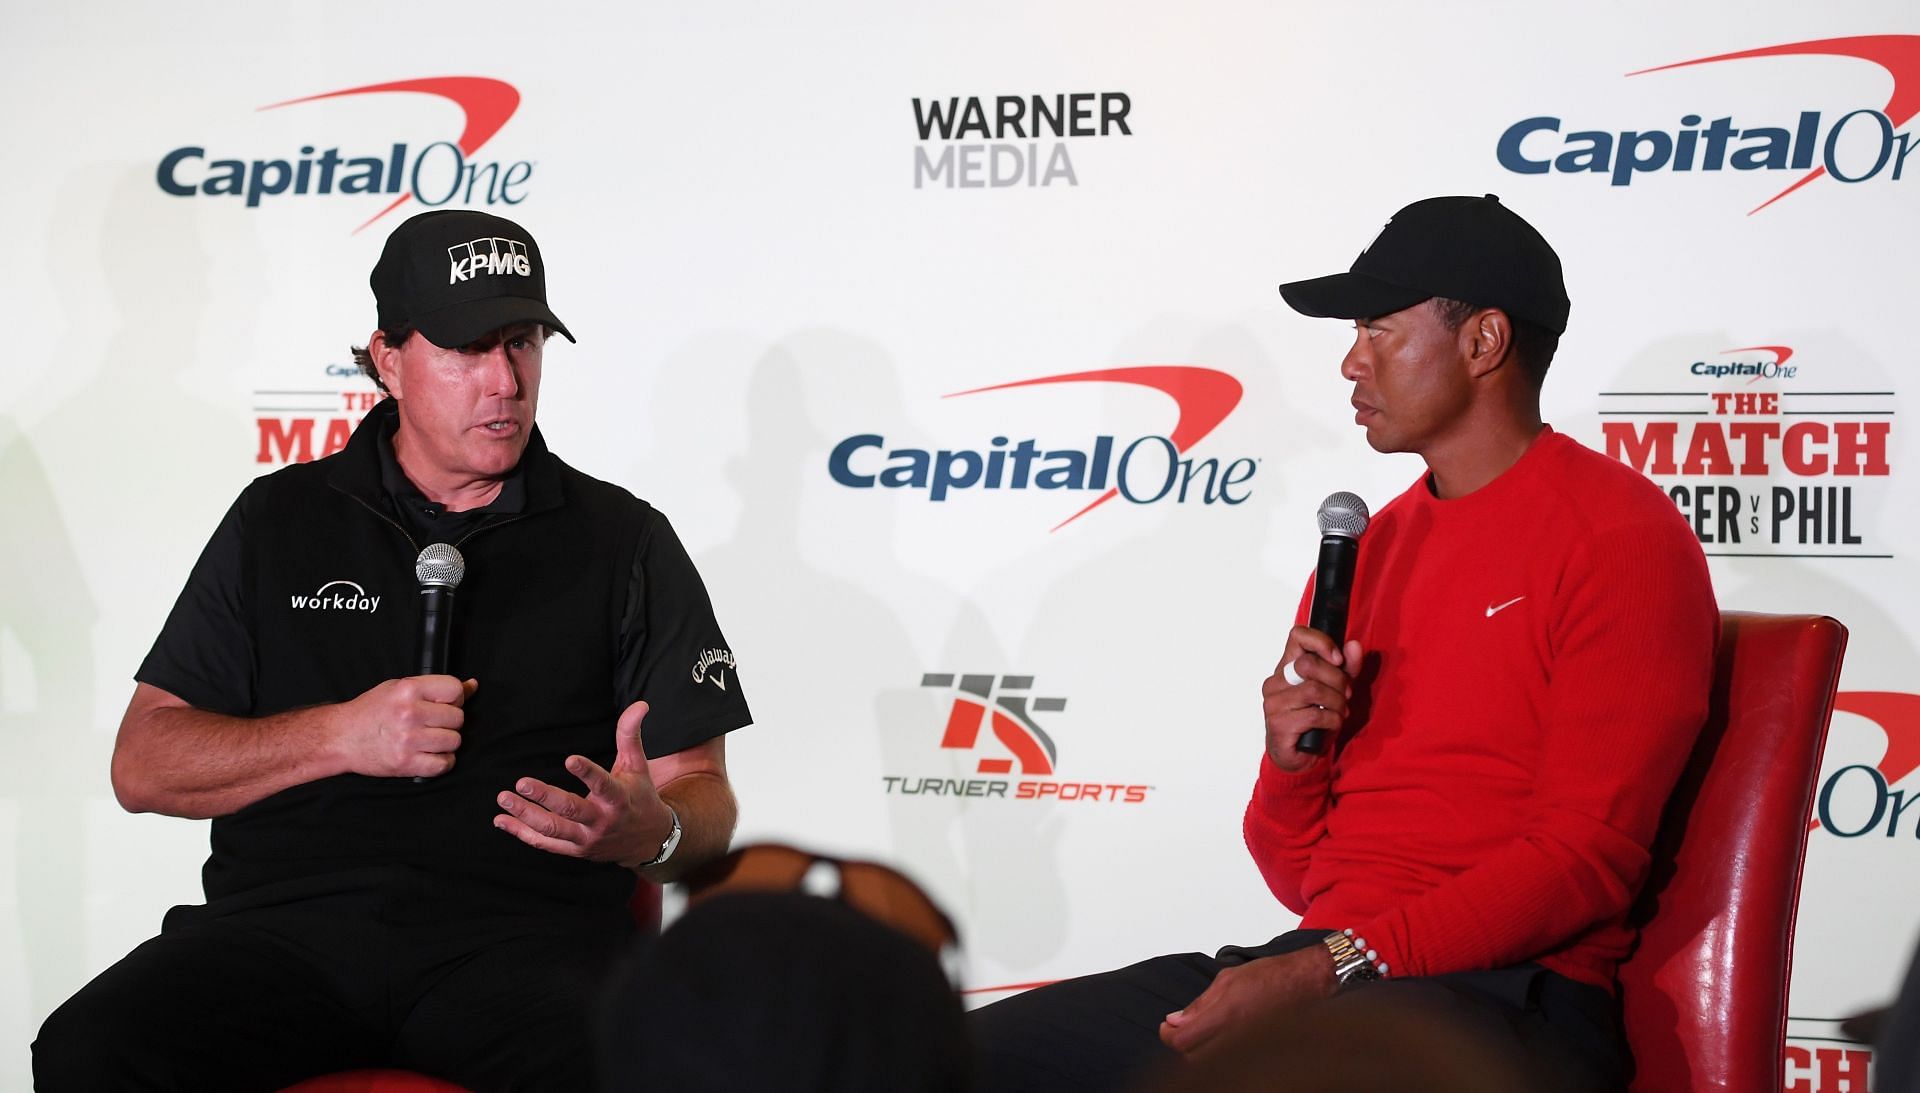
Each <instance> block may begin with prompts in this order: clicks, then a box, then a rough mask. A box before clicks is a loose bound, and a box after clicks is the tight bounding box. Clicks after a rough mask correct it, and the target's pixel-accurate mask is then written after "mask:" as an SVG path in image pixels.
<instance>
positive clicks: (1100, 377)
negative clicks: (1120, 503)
mask: <svg viewBox="0 0 1920 1093" xmlns="http://www.w3.org/2000/svg"><path fill="white" fill-rule="evenodd" d="M1089 383H1091V384H1118V385H1123V386H1133V387H1143V388H1147V389H1149V390H1153V391H1158V392H1160V393H1161V394H1164V395H1166V396H1167V397H1169V398H1171V399H1172V400H1173V403H1174V407H1175V409H1176V411H1177V416H1176V418H1175V421H1174V424H1173V428H1172V429H1170V430H1168V431H1167V432H1165V433H1164V434H1162V433H1147V434H1144V435H1142V436H1139V437H1135V438H1133V439H1131V440H1125V441H1123V440H1122V439H1121V438H1118V437H1115V436H1112V435H1109V434H1102V435H1098V436H1095V437H1092V438H1091V439H1090V440H1085V441H1077V442H1069V443H1067V444H1047V445H1042V444H1041V442H1040V441H1039V440H1037V439H1035V438H1027V439H1023V440H1020V441H1018V442H1015V441H1012V440H1010V439H1009V438H1008V437H1007V436H1004V435H1002V436H994V437H992V438H991V439H990V440H989V441H988V442H987V443H986V444H985V445H984V446H983V447H980V448H971V447H953V448H937V449H928V448H921V447H914V446H910V445H906V446H898V445H891V444H889V443H888V440H887V438H886V436H885V434H883V433H879V432H863V433H856V434H854V435H852V436H849V437H847V438H846V439H845V440H842V441H840V443H838V444H836V445H834V448H833V452H832V454H830V455H829V456H828V457H827V473H828V474H829V475H830V476H832V478H833V480H834V481H835V482H837V483H839V484H840V485H842V486H845V487H847V488H849V489H856V490H871V489H884V490H908V491H913V492H915V493H923V494H924V496H925V497H926V499H927V500H928V501H936V502H938V501H946V500H947V499H948V498H949V497H950V496H952V495H954V494H956V493H961V492H966V493H972V492H974V491H988V492H997V491H1003V490H1007V491H1010V490H1021V491H1024V490H1063V491H1069V492H1083V491H1088V490H1093V491H1098V493H1099V496H1097V497H1095V498H1094V499H1093V500H1092V501H1090V502H1088V503H1086V504H1085V505H1083V506H1081V507H1080V508H1079V509H1077V510H1075V511H1074V512H1072V513H1071V514H1068V515H1066V517H1065V519H1062V520H1061V521H1060V522H1059V523H1057V524H1055V525H1054V526H1053V530H1054V531H1058V530H1060V529H1061V528H1063V527H1066V526H1067V525H1068V524H1071V523H1073V522H1074V521H1075V520H1078V519H1080V518H1081V517H1082V516H1085V515H1086V514H1087V513H1089V512H1092V511H1093V510H1094V509H1097V508H1099V507H1100V506H1102V505H1104V504H1106V503H1107V502H1109V501H1111V500H1113V499H1114V498H1116V497H1121V498H1125V499H1126V500H1127V501H1128V502H1130V503H1132V504H1135V505H1151V504H1156V503H1160V502H1170V503H1173V504H1197V505H1214V504H1222V505H1238V504H1241V503H1242V502H1244V501H1246V499H1247V498H1248V497H1249V496H1250V495H1251V493H1252V490H1251V488H1250V487H1249V486H1248V485H1247V483H1248V482H1249V481H1250V480H1251V479H1252V478H1253V475H1254V472H1255V471H1256V470H1258V469H1259V464H1258V461H1257V460H1254V459H1252V458H1247V457H1242V458H1239V459H1233V460H1226V461H1224V462H1223V457H1211V456H1210V457H1206V458H1195V457H1194V456H1191V455H1189V454H1188V453H1189V452H1190V451H1191V450H1192V449H1193V448H1194V446H1195V445H1197V444H1199V443H1200V441H1201V440H1203V439H1205V438H1206V436H1207V435H1208V434H1209V433H1211V432H1213V430H1214V428H1215V427H1216V426H1218V425H1219V424H1220V423H1221V422H1222V421H1224V420H1226V417H1227V415H1228V414H1230V413H1232V412H1233V409H1234V407H1236V406H1238V405H1239V404H1240V393H1241V387H1240V381H1239V380H1237V379H1234V378H1233V377H1232V376H1229V375H1227V374H1226V373H1225V372H1220V371H1217V370H1215V369H1212V368H1201V367H1198V366H1195V365H1175V364H1169V365H1146V366H1140V367H1132V368H1106V369H1100V370H1098V371H1093V372H1070V373H1067V374H1065V375H1059V376H1041V377H1039V378H1037V379H1028V380H1015V381H1013V382H1011V383H999V384H994V385H992V386H990V387H976V388H974V389H972V390H969V391H956V392H954V393H953V394H951V395H948V396H946V397H948V398H960V397H963V396H967V395H982V394H987V393H989V392H997V391H1008V390H1014V389H1018V388H1031V387H1041V386H1051V385H1055V384H1089Z"/></svg>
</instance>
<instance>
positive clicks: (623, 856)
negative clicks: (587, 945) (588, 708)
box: [493, 702, 673, 869]
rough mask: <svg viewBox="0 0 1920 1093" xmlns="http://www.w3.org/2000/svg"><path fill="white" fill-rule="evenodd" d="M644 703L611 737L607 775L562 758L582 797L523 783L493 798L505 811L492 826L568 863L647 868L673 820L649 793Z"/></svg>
mask: <svg viewBox="0 0 1920 1093" xmlns="http://www.w3.org/2000/svg"><path fill="white" fill-rule="evenodd" d="M646 716H647V704H646V703H645V702H635V703H634V704H633V705H631V706H628V707H627V708H626V711H625V712H624V713H622V714H621V715H620V722H619V724H618V725H617V726H615V728H614V731H613V738H614V758H613V769H612V770H603V769H602V768H601V767H600V766H599V765H598V764H596V763H595V762H593V761H592V760H591V759H588V758H587V757H586V756H584V755H570V756H568V757H567V770H568V771H569V772H570V773H571V774H572V775H573V776H574V777H575V778H578V779H580V781H581V783H582V784H584V785H585V786H586V787H587V795H586V796H585V797H581V796H579V795H577V794H573V793H569V792H567V791H566V790H564V789H559V788H557V787H554V786H550V785H548V784H547V783H545V782H542V781H540V780H539V779H537V778H522V779H520V781H519V782H517V783H516V784H515V785H514V787H513V790H514V791H513V792H511V793H502V794H500V796H499V802H500V807H501V808H502V809H504V810H505V811H504V812H502V813H501V814H500V815H498V816H495V817H494V818H493V826H495V827H497V828H499V829H500V830H502V831H505V832H507V833H508V834H510V835H512V836H514V837H515V838H517V839H519V840H520V841H521V842H523V843H526V844H527V845H528V846H531V847H535V848H537V849H540V850H545V851H547V852H549V853H553V854H562V855H565V856H567V857H569V858H585V859H587V860H588V861H610V862H619V863H620V864H621V865H624V866H626V867H627V868H629V869H636V868H638V867H640V866H642V865H645V864H646V863H647V862H650V861H652V860H653V859H654V858H655V857H656V856H658V855H659V853H660V846H661V844H662V843H664V842H666V841H667V835H668V834H669V833H670V832H672V830H673V817H672V816H671V815H670V814H669V813H668V811H667V805H666V802H664V801H662V800H661V799H660V792H659V790H657V789H655V788H654V785H653V777H652V775H651V774H650V773H649V772H648V769H647V753H646V752H645V751H643V750H642V749H641V747H640V722H641V721H642V720H643V719H645V717H646Z"/></svg>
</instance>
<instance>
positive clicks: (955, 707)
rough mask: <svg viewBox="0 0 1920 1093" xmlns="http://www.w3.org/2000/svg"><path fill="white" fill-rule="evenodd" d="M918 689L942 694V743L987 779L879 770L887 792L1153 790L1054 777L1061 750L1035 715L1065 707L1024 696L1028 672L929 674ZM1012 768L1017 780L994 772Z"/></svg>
mask: <svg viewBox="0 0 1920 1093" xmlns="http://www.w3.org/2000/svg"><path fill="white" fill-rule="evenodd" d="M920 686H922V687H929V688H933V689H935V690H939V691H943V692H946V693H947V694H948V695H949V696H950V697H951V705H950V706H949V707H948V710H947V723H946V729H945V730H944V731H943V732H942V733H941V735H940V747H941V748H942V749H944V750H946V751H949V752H958V753H962V754H963V755H966V756H970V757H972V758H974V760H975V762H974V769H973V770H972V771H971V772H969V773H972V774H981V775H988V776H990V777H984V778H952V777H946V776H943V775H934V776H931V777H906V776H901V775H893V774H887V775H882V776H881V779H880V780H881V782H882V784H883V785H884V786H885V792H886V793H888V794H890V795H891V794H901V795H904V796H909V797H913V796H928V797H998V798H1000V799H1002V800H1015V801H1097V802H1104V803H1106V804H1120V805H1137V804H1140V803H1141V802H1143V801H1145V800H1146V799H1147V793H1148V792H1149V791H1150V790H1152V789H1153V787H1152V786H1147V785H1140V784H1138V783H1133V784H1128V783H1123V782H1080V781H1060V780H1058V779H1055V778H1053V777H1052V775H1053V774H1054V773H1055V770H1056V768H1057V766H1058V764H1059V757H1060V749H1059V748H1058V746H1056V745H1055V744H1054V742H1053V737H1052V736H1051V735H1049V734H1048V733H1047V731H1046V730H1045V729H1043V728H1041V727H1040V724H1039V722H1038V721H1037V720H1036V719H1035V715H1036V714H1055V713H1062V712H1064V711H1065V710H1066V708H1067V700H1066V699H1064V698H1058V697H1052V698H1043V697H1040V696H1038V695H1033V694H1030V693H1029V692H1031V691H1032V690H1033V677H1032V676H1022V675H1002V676H994V675H986V674H979V675H954V674H953V673H948V672H929V673H927V674H926V675H923V676H921V677H920ZM983 730H984V731H983ZM986 733H991V736H992V741H991V742H989V741H988V740H987V739H986ZM1016 767H1017V768H1018V770H1017V771H1016V769H1015V768H1016ZM1016 773H1017V774H1018V775H1019V777H1018V778H1017V779H1014V778H1004V777H995V776H998V775H1010V774H1016Z"/></svg>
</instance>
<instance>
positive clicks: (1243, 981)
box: [1160, 945, 1339, 1056]
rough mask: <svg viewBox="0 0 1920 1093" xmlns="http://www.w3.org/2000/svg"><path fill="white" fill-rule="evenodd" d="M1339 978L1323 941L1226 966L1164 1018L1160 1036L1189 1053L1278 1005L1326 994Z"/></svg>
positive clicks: (1265, 1013) (1235, 1030) (1186, 1053)
mask: <svg viewBox="0 0 1920 1093" xmlns="http://www.w3.org/2000/svg"><path fill="white" fill-rule="evenodd" d="M1338 985H1339V984H1338V983H1337V981H1336V980H1335V979H1334V977H1333V958H1332V956H1331V955H1330V954H1328V952H1327V950H1326V949H1325V947H1323V946H1320V945H1310V946H1308V947H1307V948H1304V949H1296V950H1294V951H1293V952H1290V953H1281V954H1280V955H1279V956H1266V957H1261V958H1260V959H1258V960H1252V961H1248V962H1247V963H1245V964H1236V965H1234V966H1233V967H1231V968H1222V969H1221V970H1220V974H1219V975H1216V976H1214V977H1213V983H1212V985H1210V986H1209V987H1207V989H1206V990H1204V991H1202V992H1200V997H1198V998H1196V999H1194V1000H1193V1001H1192V1002H1190V1003H1188V1004H1187V1008H1186V1009H1183V1010H1175V1011H1174V1012H1172V1013H1169V1014H1167V1019H1166V1020H1165V1021H1162V1022H1161V1023H1160V1041H1161V1042H1162V1043H1164V1044H1166V1045H1167V1046H1168V1047H1170V1048H1172V1049H1173V1050H1175V1051H1177V1052H1179V1053H1180V1054H1182V1055H1187V1056H1191V1055H1193V1054H1194V1053H1195V1052H1199V1051H1202V1050H1204V1049H1205V1048H1206V1047H1207V1046H1208V1045H1209V1044H1212V1043H1214V1042H1215V1041H1216V1040H1219V1039H1221V1038H1222V1037H1224V1036H1225V1035H1227V1034H1229V1033H1234V1032H1239V1031H1242V1030H1244V1029H1246V1028H1248V1027H1249V1026H1251V1025H1252V1024H1253V1022H1255V1021H1258V1020H1260V1019H1262V1018H1264V1017H1267V1016H1269V1015H1271V1014H1272V1013H1273V1012H1274V1011H1276V1010H1281V1009H1285V1008H1287V1007H1288V1006H1292V1005H1298V1004H1299V1003H1301V1002H1307V1001H1311V1000H1313V999H1315V998H1325V997H1326V996H1328V995H1330V994H1332V993H1333V989H1334V987H1336V986H1338Z"/></svg>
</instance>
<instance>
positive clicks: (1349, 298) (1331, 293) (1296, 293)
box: [1280, 273, 1433, 319]
mask: <svg viewBox="0 0 1920 1093" xmlns="http://www.w3.org/2000/svg"><path fill="white" fill-rule="evenodd" d="M1432 297H1433V293H1431V292H1422V291H1420V290H1419V289H1414V288H1407V287H1405V286H1402V285H1395V284H1389V283H1387V282H1386V281H1382V280H1380V279H1379V278H1378V277H1370V276H1368V275H1367V274H1364V273H1335V274H1333V275H1331V276H1328V277H1315V278H1313V279H1312V280H1310V281H1291V282H1288V283H1287V284H1284V285H1281V286H1280V298H1281V299H1283V300H1285V301H1286V302H1287V306H1288V307H1291V308H1293V309H1294V310H1295V311H1298V312H1299V313H1300V314H1302V315H1311V316H1313V317H1314V318H1316V319H1371V318H1375V317H1376V316H1380V315H1391V314H1393V313H1394V312H1396V311H1404V310H1406V309H1407V308H1410V307H1412V306H1413V305H1415V304H1417V303H1419V302H1420V301H1422V300H1427V299H1431V298H1432Z"/></svg>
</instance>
